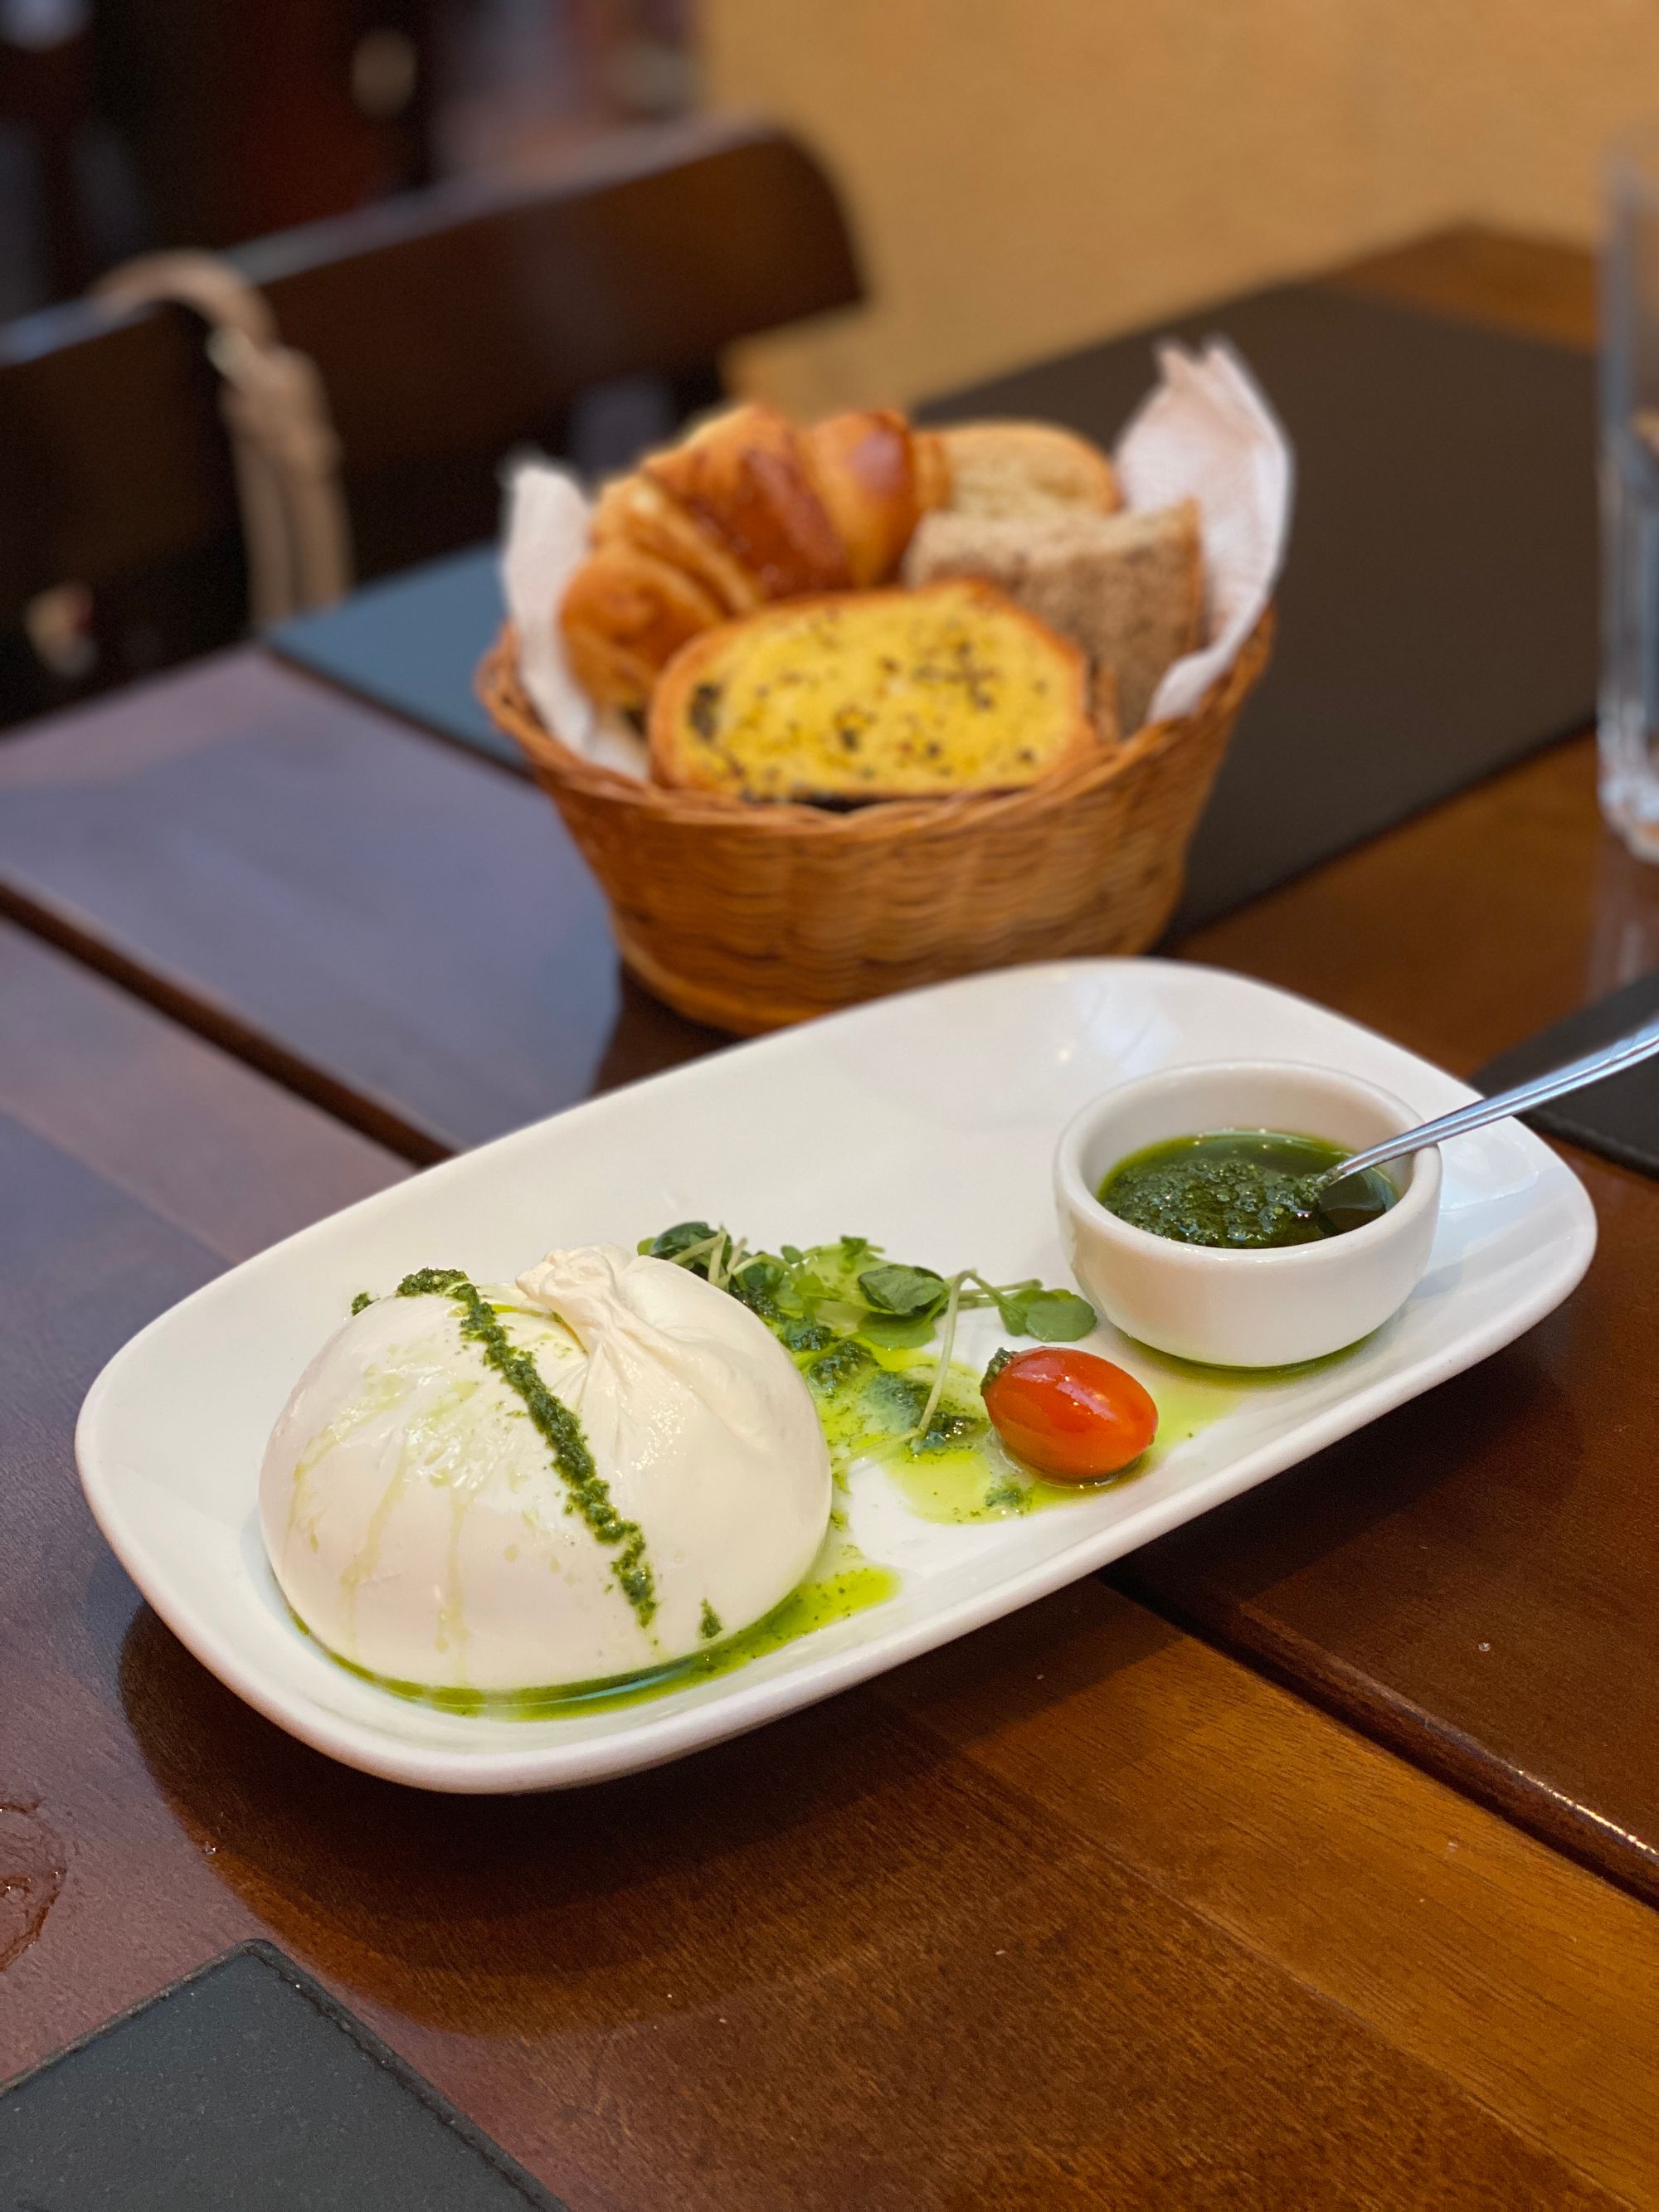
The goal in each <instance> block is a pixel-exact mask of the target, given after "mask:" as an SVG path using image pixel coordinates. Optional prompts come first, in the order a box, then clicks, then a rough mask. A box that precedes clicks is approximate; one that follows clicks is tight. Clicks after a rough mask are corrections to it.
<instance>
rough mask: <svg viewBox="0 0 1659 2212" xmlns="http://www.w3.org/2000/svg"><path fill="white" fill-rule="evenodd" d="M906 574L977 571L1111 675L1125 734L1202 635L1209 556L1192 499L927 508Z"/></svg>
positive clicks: (931, 578)
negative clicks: (1085, 507)
mask: <svg viewBox="0 0 1659 2212" xmlns="http://www.w3.org/2000/svg"><path fill="white" fill-rule="evenodd" d="M904 576H905V580H906V582H907V583H909V584H912V585H916V584H927V583H936V582H938V581H939V580H941V579H942V578H944V577H947V576H982V577H984V578H986V579H987V580H989V581H990V582H992V583H994V584H998V585H1000V586H1001V588H1002V589H1003V590H1004V591H1005V592H1007V594H1008V596H1009V597H1010V598H1011V599H1013V600H1015V601H1016V602H1017V603H1018V605H1020V606H1023V607H1024V608H1025V609H1026V610H1027V611H1029V612H1030V613H1031V614H1034V615H1036V617H1038V618H1039V620H1041V621H1042V622H1045V623H1048V627H1049V628H1050V629H1054V630H1058V631H1059V633H1060V635H1061V636H1062V637H1069V638H1071V639H1073V641H1075V642H1076V643H1077V644H1079V645H1080V646H1081V647H1083V650H1084V651H1085V653H1087V654H1088V656H1089V658H1090V659H1091V662H1092V663H1093V665H1094V666H1095V668H1096V669H1097V671H1099V670H1102V669H1110V670H1112V671H1114V673H1115V677H1116V679H1117V709H1118V717H1119V720H1120V723H1121V727H1122V730H1123V732H1124V734H1125V735H1126V736H1127V734H1128V733H1129V732H1132V731H1134V730H1136V729H1139V726H1140V725H1141V724H1142V722H1144V721H1145V720H1146V709H1147V708H1148V706H1149V705H1150V704H1151V702H1152V694H1153V693H1154V692H1155V691H1156V690H1157V689H1158V681H1159V679H1160V678H1161V677H1162V676H1163V674H1164V670H1165V669H1166V668H1168V667H1169V665H1170V663H1171V662H1172V661H1175V660H1178V659H1180V658H1181V656H1182V653H1190V652H1192V651H1193V650H1194V647H1196V646H1198V645H1199V644H1200V643H1201V642H1202V639H1203V632H1204V557H1203V548H1202V544H1201V541H1200V534H1199V516H1198V507H1197V503H1196V501H1193V500H1183V501H1181V502H1180V503H1179V505H1177V506H1175V507H1159V508H1156V509H1153V510H1152V511H1151V512H1148V513H1121V514H1087V513H1074V514H1066V515H1050V516H1042V517H1026V516H1021V517H1018V518H1016V517H1012V516H987V515H977V514H956V513H951V512H949V511H948V510H946V511H945V512H942V513H933V514H926V515H924V516H923V517H922V519H921V522H920V523H919V524H918V526H917V527H916V532H915V537H914V538H912V539H911V541H910V547H909V550H908V553H907V554H906V556H905V562H904Z"/></svg>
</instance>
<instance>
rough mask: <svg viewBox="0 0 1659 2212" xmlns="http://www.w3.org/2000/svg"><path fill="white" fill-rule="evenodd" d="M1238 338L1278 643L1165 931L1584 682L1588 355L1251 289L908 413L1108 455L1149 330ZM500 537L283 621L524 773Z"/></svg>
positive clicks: (1411, 804) (290, 642) (1404, 803)
mask: <svg viewBox="0 0 1659 2212" xmlns="http://www.w3.org/2000/svg"><path fill="white" fill-rule="evenodd" d="M1165 333H1169V334H1173V335H1175V336H1178V337H1184V338H1187V339H1188V340H1191V341H1195V340H1198V339H1201V338H1203V337H1206V336H1209V335H1212V334H1218V335H1222V336H1225V337H1230V338H1231V340H1232V341H1233V343H1235V344H1236V345H1237V347H1238V349H1239V350H1240V351H1241V352H1242V353H1243V356H1244V357H1245V359H1246V360H1247V361H1248V362H1249V364H1250V367H1251V368H1252V369H1253V370H1254V371H1255V374H1256V376H1257V377H1258V379H1259V380H1260V381H1261V386H1262V388H1263V389H1264V391H1265V392H1267V395H1268V397H1269V398H1270V399H1271V400H1272V401H1273V404H1274V406H1275V407H1276V408H1277V409H1278V410H1279V414H1280V415H1281V416H1282V417H1283V419H1284V422H1285V427H1286V428H1287V429H1288V431H1289V432H1290V435H1291V439H1292V441H1294V443H1295V446H1296V449H1297V516H1296V523H1295V527H1294V530H1293V532H1292V535H1291V551H1290V559H1289V562H1288V565H1287V568H1286V570H1285V578H1284V581H1283V585H1282V587H1281V590H1280V593H1279V644H1278V648H1277V651H1276V653H1275V654H1274V659H1273V666H1272V668H1271V669H1270V670H1269V671H1268V674H1267V680H1266V682H1265V683H1264V684H1262V686H1261V690H1259V691H1258V692H1257V694H1256V696H1255V697H1254V698H1253V699H1252V700H1251V701H1250V702H1249V705H1248V707H1247V708H1246V709H1245V712H1244V714H1243V717H1242V719H1241V721H1240V724H1239V727H1238V730H1237V733H1236V735H1235V737H1234V739H1233V744H1232V749H1231V753H1230V755H1229V757H1228V759H1227V761H1226V763H1225V765H1224V767H1223V769H1222V772H1221V775H1220V778H1219V780H1218V783H1217V787H1216V791H1215V794H1214V797H1213V799H1212V802H1211V805H1210V808H1209V811H1208V813H1207V814H1206V817H1205V819H1204V822H1203V823H1202V824H1201V825H1200V829H1199V833H1198V836H1197V839H1196V841H1195V842H1194V848H1193V852H1192V856H1191V860H1190V864H1189V867H1188V896H1187V899H1186V901H1185V903H1184V904H1183V906H1182V911H1181V914H1180V916H1179V917H1178V920H1177V924H1176V927H1177V928H1178V929H1180V928H1184V927H1192V926H1194V924H1196V923H1198V922H1200V921H1208V920H1210V919H1212V918H1213V917H1214V916H1215V915H1218V914H1221V913H1224V912H1225V911H1226V910H1227V909H1228V908H1231V907H1234V906H1237V905H1240V904H1242V903H1243V901H1245V900H1246V899H1249V898H1251V897H1254V896H1255V895H1256V894H1257V893H1258V892H1260V891H1262V890H1267V889H1269V888H1271V887H1272V886H1273V884H1278V883H1282V882H1283V881H1285V879H1286V878H1288V877H1290V876H1292V875H1296V874H1298V873H1300V872H1301V871H1302V870H1303V869H1304V868H1307V867H1310V866H1313V865H1314V863H1315V862H1316V861H1318V860H1325V859H1328V858H1329V857H1330V856H1331V855H1332V854H1335V853H1339V852H1341V851H1342V850H1344V849H1345V848H1346V847H1348V846H1350V845H1352V844H1355V843H1357V842H1359V841H1360V840H1361V839H1362V838H1364V837H1368V836H1373V835H1374V834H1375V833H1376V831H1377V830H1379V829H1386V828H1387V827H1389V825H1390V824H1391V823H1395V822H1398V821H1401V820H1403V819H1404V818H1405V817H1406V816H1407V815H1409V814H1413V813H1415V812H1417V811H1419V810H1420V809H1422V808H1423V807H1425V806H1429V805H1433V804H1434V803H1435V802H1436V801H1437V800H1438V799H1443V798H1445V797H1447V796H1449V794H1450V793H1453V792H1455V791H1457V790H1459V789H1461V788H1462V787H1464V786H1466V785H1468V784H1470V783H1473V782H1474V781H1478V780H1479V779H1480V777H1482V776H1484V775H1490V774H1491V773H1492V771H1493V770H1494V769H1498V768H1502V767H1504V766H1505V765H1507V764H1508V763H1510V762H1512V761H1515V760H1517V759H1519V758H1521V757H1522V756H1523V755H1524V754H1526V753H1528V752H1530V751H1532V750H1535V749H1536V748H1537V747H1538V746H1540V745H1542V744H1547V743H1548V742H1549V740H1550V739H1552V738H1556V737H1559V736H1560V735H1562V734H1563V733H1564V732H1567V731H1569V730H1571V729H1575V728H1578V727H1582V726H1583V725H1584V724H1585V723H1586V722H1587V721H1588V720H1589V717H1590V714H1591V710H1592V706H1593V702H1594V700H1595V655H1596V642H1595V641H1596V611H1595V582H1596V526H1595V475H1594V466H1593V453H1594V365H1593V362H1592V361H1591V360H1590V358H1589V356H1588V355H1585V354H1581V353H1576V352H1572V351H1570V350H1568V349H1565V348H1563V347H1559V346H1553V345H1547V344H1544V343H1537V342H1534V341H1531V340H1528V339H1524V338H1518V337H1510V336H1509V335H1508V334H1506V333H1504V332H1502V331H1487V330H1481V329H1479V328H1477V327H1475V326H1474V325H1468V324H1463V323H1456V322H1449V321H1444V320H1442V319H1438V318H1437V317H1434V316H1430V315H1419V314H1414V313H1410V312H1408V311H1407V310H1405V309H1403V308H1396V307H1385V306H1383V305H1381V304H1379V303H1377V302H1376V301H1370V300H1365V299H1360V298H1358V297H1352V298H1351V297H1349V296H1347V295H1345V294H1342V293H1340V292H1337V291H1335V290H1332V289H1326V288H1324V287H1322V286H1318V285H1287V286H1284V287H1281V288H1279V289H1275V290H1273V291H1267V292H1260V293H1255V294H1253V295H1249V296H1248V297H1246V298H1243V299H1240V300H1235V301H1228V302H1225V303H1224V304H1222V305H1220V306H1218V307H1210V308H1206V309H1204V310H1202V311H1201V312H1200V313H1195V314H1193V315H1190V316H1186V317H1182V318H1180V319H1177V320H1176V321H1175V322H1173V323H1170V324H1165V325H1159V326H1158V331H1157V332H1156V333H1148V332H1140V333H1138V334H1136V335H1134V336H1132V337H1124V338H1118V339H1115V340H1113V341H1112V342H1111V343H1109V344H1106V345H1101V346H1092V347H1090V348H1088V349H1086V350H1085V351H1083V352H1080V353H1076V354H1072V355H1068V356H1065V357H1064V358H1063V359H1059V360H1054V361H1048V362H1040V363H1038V364H1036V366H1035V367H1033V368H1028V369H1024V370H1021V371H1019V372H1018V373H1017V374H1013V375H1010V376H1004V377H999V378H997V379H996V380H994V381H993V382H991V383H988V384H982V385H979V386H975V387H974V388H973V389H972V390H970V391H967V392H957V393H955V394H953V395H952V396H951V397H950V398H945V399H940V400H937V401H935V402H933V403H932V404H930V405H929V406H927V407H926V408H924V409H922V410H921V413H922V414H923V415H925V416H929V417H931V418H933V419H938V420H945V419H948V418H950V417H951V416H973V415H979V414H993V415H1033V416H1045V417H1048V418H1049V419H1052V420H1054V421H1055V422H1068V423H1071V424H1072V425H1073V426H1074V427H1075V428H1079V429H1080V430H1084V431H1085V432H1087V433H1088V434H1089V435H1091V436H1092V437H1094V438H1097V439H1098V440H1099V441H1100V442H1101V443H1102V444H1103V445H1109V444H1111V443H1112V442H1113V441H1114V440H1115V437H1116V435H1117V433H1118V430H1119V428H1121V424H1122V422H1123V421H1124V419H1125V417H1126V416H1127V415H1128V414H1129V412H1130V410H1132V409H1133V407H1134V406H1135V405H1136V404H1137V403H1138V402H1139V400H1140V399H1141V398H1143V397H1144V396H1145V394H1146V392H1147V391H1148V390H1149V388H1150V387H1151V386H1152V381H1153V378H1154V374H1155V369H1154V363H1153V358H1152V338H1153V337H1154V336H1157V335H1163V334H1165ZM500 614H501V599H500V592H499V587H498V586H497V584H496V581H495V570H494V559H493V554H492V552H491V550H490V549H489V548H488V547H484V548H478V549H475V550H472V551H470V552H468V553H465V554H460V555H457V556H453V558H451V559H450V560H447V561H444V562H434V563H432V564H431V565H429V566H428V567H427V568H420V569H416V570H413V571H411V572H410V574H407V575H406V576H402V577H394V578H392V579H389V580H386V581H385V582H382V583H380V584H376V585H374V586H370V587H369V588H368V590H366V591H363V592H359V593H357V594H356V597H355V598H353V599H349V600H348V601H347V602H346V603H345V605H343V606H342V607H339V608H336V609H333V610H331V611H327V612H325V613H322V614H317V615H309V616H305V617H301V618H300V620H298V621H297V622H293V623H288V624H286V625H284V626H283V629H280V630H278V631H276V632H275V633H273V635H272V639H271V642H272V643H273V644H274V645H275V646H276V648H277V649H278V650H279V651H280V652H282V653H285V654H286V655H288V657H289V658H290V659H294V660H296V661H299V662H301V664H303V665H307V666H308V667H311V668H313V669H314V670H315V671H318V672H319V673H320V674H323V675H325V676H327V677H330V678H332V680H333V681H335V682H336V683H338V684H344V685H345V686H347V688H348V689H350V690H356V691H359V692H361V693H362V694H363V695H365V696H367V697H368V698H371V699H374V700H375V701H377V702H380V703H382V704H385V705H389V706H392V707H393V708H397V709H398V711H399V712H401V713H403V714H408V715H410V717H411V718H413V719H414V720H416V721H421V722H424V723H426V724H428V726H431V727H433V728H435V729H440V730H442V731H444V732H446V733H447V734H448V735H449V736H451V737H454V738H460V739H461V740H462V741H463V742H464V743H465V744H470V745H473V746H476V747H477V748H478V749H479V750H483V751H486V752H489V753H490V754H491V755H492V756H494V757H496V758H498V759H501V760H504V761H507V762H508V763H510V764H511V765H513V766H514V767H518V768H522V766H523V763H522V760H521V758H520V756H519V754H518V752H517V750H516V748H514V747H513V745H512V744H511V743H510V741H509V740H507V739H505V738H501V737H500V736H499V735H498V734H497V733H496V732H495V730H494V729H493V727H492V726H491V725H490V723H489V720H488V717H487V716H486V715H485V714H484V712H483V708H481V707H480V706H478V704H477V702H476V701H475V700H474V698H473V696H472V689H471V686H472V675H473V671H474V669H475V667H476V666H477V662H478V659H479V658H480V656H481V655H482V653H483V650H484V648H485V647H486V646H487V645H488V643H489V639H490V637H491V636H492V635H494V632H495V626H496V623H498V621H499V619H500Z"/></svg>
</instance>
